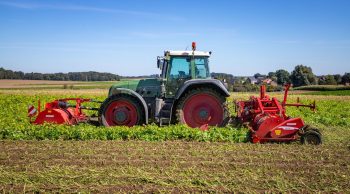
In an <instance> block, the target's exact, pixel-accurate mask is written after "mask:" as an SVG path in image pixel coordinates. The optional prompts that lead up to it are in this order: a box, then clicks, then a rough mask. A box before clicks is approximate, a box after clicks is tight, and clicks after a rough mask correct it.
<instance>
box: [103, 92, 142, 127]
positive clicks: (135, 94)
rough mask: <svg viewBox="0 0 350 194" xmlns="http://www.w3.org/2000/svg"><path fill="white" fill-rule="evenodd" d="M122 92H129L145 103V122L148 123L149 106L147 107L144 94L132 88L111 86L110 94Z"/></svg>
mask: <svg viewBox="0 0 350 194" xmlns="http://www.w3.org/2000/svg"><path fill="white" fill-rule="evenodd" d="M120 93H122V94H129V95H131V96H134V97H136V98H137V99H138V100H139V101H140V102H141V104H142V105H143V109H144V111H145V122H146V124H148V107H147V103H146V101H145V100H144V99H143V98H142V96H141V95H140V94H138V93H137V92H135V91H133V90H131V89H127V88H114V87H111V88H110V89H109V92H108V96H112V95H114V94H120Z"/></svg>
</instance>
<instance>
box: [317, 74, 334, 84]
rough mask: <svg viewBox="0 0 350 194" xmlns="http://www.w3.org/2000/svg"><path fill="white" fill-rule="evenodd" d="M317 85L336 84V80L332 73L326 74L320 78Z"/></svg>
mask: <svg viewBox="0 0 350 194" xmlns="http://www.w3.org/2000/svg"><path fill="white" fill-rule="evenodd" d="M318 84H319V85H336V84H337V82H336V81H335V79H334V76H333V75H326V76H323V77H321V78H320V80H319V83H318Z"/></svg>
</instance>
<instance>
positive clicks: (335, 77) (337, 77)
mask: <svg viewBox="0 0 350 194" xmlns="http://www.w3.org/2000/svg"><path fill="white" fill-rule="evenodd" d="M333 76H334V79H335V81H336V82H337V84H341V75H340V74H335V75H333Z"/></svg>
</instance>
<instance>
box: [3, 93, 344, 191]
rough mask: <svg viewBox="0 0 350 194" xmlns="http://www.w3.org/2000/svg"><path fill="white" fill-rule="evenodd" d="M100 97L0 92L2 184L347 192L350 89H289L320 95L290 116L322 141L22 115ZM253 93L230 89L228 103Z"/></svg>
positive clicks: (306, 98)
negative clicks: (68, 100)
mask: <svg viewBox="0 0 350 194" xmlns="http://www.w3.org/2000/svg"><path fill="white" fill-rule="evenodd" d="M309 94H311V95H309ZM106 95H107V89H79V90H70V89H41V90H19V89H2V90H0V106H1V107H2V111H1V112H0V139H1V140H0V191H3V192H15V193H18V192H36V191H39V192H79V191H82V192H113V191H114V192H115V191H121V192H131V191H143V192H170V191H172V192H203V191H204V192H232V191H238V192H239V191H240V192H248V193H250V192H253V193H256V192H258V193H261V192H264V191H267V192H302V193H305V192H308V193H314V192H324V193H329V192H336V193H348V192H350V185H349V182H350V164H349V161H350V96H349V95H348V93H346V94H344V95H337V94H332V93H331V94H328V95H324V94H322V93H319V94H317V93H316V94H315V93H302V94H297V93H295V94H291V95H290V99H289V100H290V101H295V100H296V98H297V96H300V99H301V101H302V102H305V103H310V102H312V101H313V100H316V105H317V111H316V112H315V113H314V112H312V111H311V110H309V109H303V108H299V109H298V108H294V107H290V108H288V113H289V114H290V115H291V116H301V117H303V118H304V119H305V121H306V122H307V123H308V124H311V125H313V126H315V127H318V128H319V129H320V130H321V132H322V134H323V138H324V144H323V145H321V146H305V145H300V143H298V142H295V143H291V144H262V145H259V144H258V145H256V144H251V143H246V141H247V140H246V136H247V129H245V128H237V127H233V126H228V127H226V128H216V127H213V128H211V129H210V130H209V131H206V132H202V131H199V130H197V129H190V128H188V127H185V126H180V125H176V126H169V127H158V126H156V125H149V126H138V127H132V128H127V127H112V128H104V127H95V126H91V125H88V124H84V125H79V126H70V127H69V126H56V125H44V126H33V125H31V124H29V121H28V118H27V116H26V114H27V106H28V104H34V105H36V103H37V100H38V99H39V98H40V99H41V101H42V103H43V102H48V101H51V100H54V99H56V98H63V97H86V98H94V99H97V100H103V99H104V98H105V97H106ZM250 95H252V93H232V95H231V97H230V101H231V102H232V101H233V99H247V98H248V97H249V96H250ZM256 95H257V94H256ZM273 95H276V96H278V97H279V98H281V97H282V96H283V94H282V93H281V92H279V93H274V94H273ZM231 104H232V103H231ZM231 113H232V114H234V110H233V108H232V107H231ZM90 114H92V112H90Z"/></svg>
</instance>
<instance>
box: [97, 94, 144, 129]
mask: <svg viewBox="0 0 350 194" xmlns="http://www.w3.org/2000/svg"><path fill="white" fill-rule="evenodd" d="M115 102H126V103H127V104H129V106H132V107H131V108H132V110H134V111H132V110H130V111H132V113H134V114H133V115H136V118H134V117H133V118H132V120H133V122H132V123H125V124H118V123H114V122H112V124H111V119H110V117H111V115H107V114H108V113H107V111H109V110H110V108H112V109H113V110H115V108H116V107H110V106H113V104H114V103H115ZM98 120H99V123H100V125H103V126H106V127H109V126H118V125H119V126H125V125H126V126H129V127H131V126H134V125H142V124H144V123H145V112H144V110H143V106H142V104H141V102H140V101H139V100H138V99H137V98H136V97H134V96H131V95H128V94H116V95H113V96H110V97H108V98H107V99H106V100H105V101H104V102H103V103H102V105H101V107H100V109H99V111H98Z"/></svg>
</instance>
